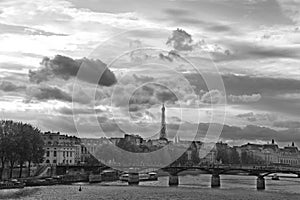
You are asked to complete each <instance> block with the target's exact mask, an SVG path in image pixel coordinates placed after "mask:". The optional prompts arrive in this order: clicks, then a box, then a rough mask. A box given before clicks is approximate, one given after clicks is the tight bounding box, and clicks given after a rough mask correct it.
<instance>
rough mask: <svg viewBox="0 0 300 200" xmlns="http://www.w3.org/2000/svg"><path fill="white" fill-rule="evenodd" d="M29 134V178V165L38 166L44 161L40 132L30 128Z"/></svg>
mask: <svg viewBox="0 0 300 200" xmlns="http://www.w3.org/2000/svg"><path fill="white" fill-rule="evenodd" d="M31 128H32V130H31V134H30V136H29V141H30V144H31V145H30V146H29V149H30V151H29V155H28V157H27V161H28V176H30V167H31V163H34V164H38V163H42V162H43V160H44V154H45V149H44V141H43V138H42V134H41V131H40V130H39V129H38V128H33V127H31Z"/></svg>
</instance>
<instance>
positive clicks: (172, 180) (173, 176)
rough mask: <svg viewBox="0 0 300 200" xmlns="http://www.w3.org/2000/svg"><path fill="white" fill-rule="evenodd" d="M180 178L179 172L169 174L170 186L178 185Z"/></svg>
mask: <svg viewBox="0 0 300 200" xmlns="http://www.w3.org/2000/svg"><path fill="white" fill-rule="evenodd" d="M178 185H179V178H178V175H177V174H169V186H178Z"/></svg>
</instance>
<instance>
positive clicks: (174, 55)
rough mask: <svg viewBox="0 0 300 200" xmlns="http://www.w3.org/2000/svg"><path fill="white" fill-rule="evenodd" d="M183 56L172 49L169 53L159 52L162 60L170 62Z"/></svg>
mask: <svg viewBox="0 0 300 200" xmlns="http://www.w3.org/2000/svg"><path fill="white" fill-rule="evenodd" d="M180 57H181V56H180V55H179V54H178V53H177V52H176V51H174V50H171V51H170V52H169V53H168V55H164V54H163V53H160V54H159V58H160V59H162V60H167V61H169V62H173V60H174V59H176V58H180Z"/></svg>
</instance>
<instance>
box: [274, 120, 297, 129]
mask: <svg viewBox="0 0 300 200" xmlns="http://www.w3.org/2000/svg"><path fill="white" fill-rule="evenodd" d="M273 125H274V126H275V127H279V128H291V129H294V128H300V122H299V121H276V122H274V124H273Z"/></svg>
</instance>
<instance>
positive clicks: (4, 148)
mask: <svg viewBox="0 0 300 200" xmlns="http://www.w3.org/2000/svg"><path fill="white" fill-rule="evenodd" d="M43 147H44V143H43V139H42V137H41V132H40V131H39V130H38V129H37V128H34V127H32V126H31V125H30V124H25V123H22V122H13V121H9V120H2V121H1V122H0V159H1V171H0V172H1V177H0V178H1V179H2V173H3V169H4V166H5V163H6V162H9V165H10V178H12V176H13V169H14V166H15V164H16V163H19V164H20V171H19V177H21V176H22V169H23V166H24V163H25V162H26V161H28V162H29V163H31V162H33V163H40V162H41V161H42V160H43V155H44V149H43ZM29 170H30V164H29Z"/></svg>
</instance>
